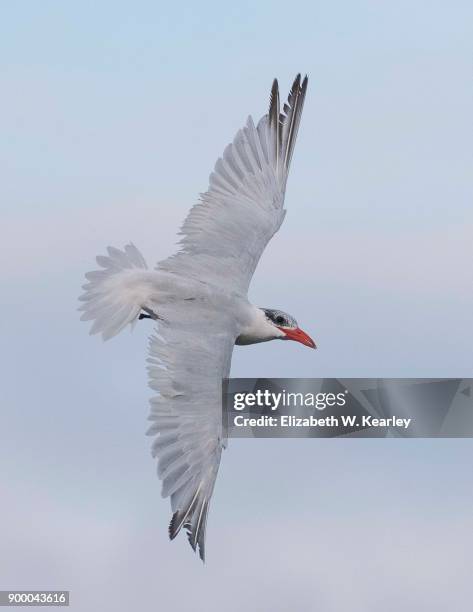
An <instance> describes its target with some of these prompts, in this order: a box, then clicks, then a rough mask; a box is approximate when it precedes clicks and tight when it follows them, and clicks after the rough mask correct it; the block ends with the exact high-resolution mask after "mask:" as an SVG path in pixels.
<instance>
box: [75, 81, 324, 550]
mask: <svg viewBox="0 0 473 612" xmlns="http://www.w3.org/2000/svg"><path fill="white" fill-rule="evenodd" d="M306 90H307V76H306V77H305V78H304V80H301V76H300V75H297V77H296V79H295V81H294V83H293V85H292V88H291V90H290V93H289V96H288V99H287V102H286V103H285V104H284V105H283V108H282V109H280V102H279V87H278V82H277V80H274V82H273V86H272V89H271V96H270V104H269V111H268V113H267V114H266V115H264V116H263V117H262V118H261V119H260V121H259V122H258V123H257V124H256V125H255V123H254V122H253V119H252V118H251V116H250V117H249V118H248V120H247V122H246V125H245V127H243V129H241V130H239V131H238V133H237V134H236V136H235V138H234V140H233V142H232V143H231V144H229V145H228V146H227V147H226V149H225V151H224V153H223V156H222V157H221V158H220V159H219V160H218V161H217V163H216V165H215V169H214V171H213V172H212V174H211V175H210V179H209V181H210V184H209V188H208V191H207V192H206V193H204V194H203V195H202V196H201V199H200V201H199V202H198V203H197V204H195V205H194V206H193V208H192V209H191V210H190V212H189V214H188V216H187V218H186V220H185V221H184V224H183V226H182V228H181V232H180V234H181V236H182V238H181V240H180V250H179V251H178V252H177V253H176V254H174V255H172V256H171V257H169V258H167V259H165V260H163V261H161V262H159V263H158V264H157V265H156V267H155V269H154V270H149V269H148V267H147V265H146V262H145V260H144V259H143V256H142V255H141V253H140V252H139V250H138V249H137V248H136V247H135V246H134V245H133V244H128V245H126V246H125V247H124V248H123V250H120V249H117V248H114V247H108V249H107V252H108V254H107V255H99V256H98V257H97V263H98V265H99V266H100V269H99V270H95V271H93V272H88V273H87V274H86V275H85V276H86V279H87V283H86V284H85V285H84V286H83V289H84V290H85V292H84V293H83V295H81V297H80V300H81V301H82V302H83V303H82V305H81V307H80V310H82V311H83V314H82V317H81V319H82V320H85V321H93V325H92V328H91V330H90V333H91V334H95V333H101V334H102V337H103V339H108V338H111V337H112V336H115V335H116V334H117V333H118V332H120V331H121V330H122V329H123V328H124V327H125V326H127V325H128V324H132V325H133V324H134V323H135V322H136V321H137V320H139V319H143V318H150V319H153V320H155V322H156V331H155V332H154V334H153V335H152V336H151V338H150V341H149V358H148V363H149V365H148V371H149V385H150V387H151V388H152V389H153V390H154V391H155V392H156V393H157V394H156V395H155V396H154V397H153V398H152V399H151V400H150V404H151V410H150V416H149V420H150V421H151V426H150V428H149V430H148V432H147V433H148V434H149V435H151V436H153V437H154V440H153V444H152V454H153V456H154V457H156V458H157V463H158V475H159V477H160V479H161V480H162V495H163V497H170V500H171V509H172V519H171V522H170V525H169V536H170V538H171V539H173V538H175V537H176V535H177V534H178V533H179V531H180V530H181V529H182V528H184V529H185V530H186V531H187V535H188V539H189V542H190V544H191V546H192V548H193V549H194V551H195V550H196V548H197V547H198V549H199V554H200V557H201V559H202V560H204V557H205V528H206V521H207V514H208V510H209V503H210V499H211V496H212V492H213V488H214V484H215V479H216V476H217V471H218V467H219V463H220V456H221V452H222V448H223V447H224V446H225V443H226V441H225V439H224V435H223V431H222V413H221V397H222V396H221V389H222V386H221V385H222V379H223V378H226V377H228V375H229V372H230V362H231V357H232V351H233V346H234V345H235V344H239V345H244V344H255V343H257V342H266V341H269V340H295V341H296V342H300V343H302V344H304V345H305V346H308V347H311V348H315V343H314V341H313V340H312V339H311V338H310V337H309V336H308V335H307V334H306V333H305V332H304V331H302V330H301V329H300V328H299V326H298V324H297V321H296V320H295V319H294V318H293V317H292V316H291V315H289V314H287V313H285V312H283V311H281V310H276V309H270V308H258V307H257V306H254V305H253V304H251V303H250V302H249V301H248V297H247V294H248V286H249V284H250V281H251V277H252V276H253V273H254V271H255V268H256V266H257V264H258V261H259V259H260V257H261V254H262V253H263V251H264V249H265V247H266V245H267V244H268V242H269V240H270V239H271V238H272V236H273V235H274V234H275V233H276V232H277V231H278V229H279V227H280V226H281V223H282V222H283V219H284V216H285V210H284V196H285V191H286V182H287V177H288V172H289V166H290V163H291V158H292V154H293V151H294V145H295V142H296V137H297V132H298V128H299V123H300V120H301V115H302V108H303V105H304V99H305V95H306Z"/></svg>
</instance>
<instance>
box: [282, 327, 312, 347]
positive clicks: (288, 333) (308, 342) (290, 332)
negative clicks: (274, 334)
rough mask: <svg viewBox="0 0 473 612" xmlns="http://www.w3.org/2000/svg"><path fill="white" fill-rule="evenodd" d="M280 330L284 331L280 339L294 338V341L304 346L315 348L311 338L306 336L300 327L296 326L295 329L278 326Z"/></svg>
mask: <svg viewBox="0 0 473 612" xmlns="http://www.w3.org/2000/svg"><path fill="white" fill-rule="evenodd" d="M278 329H280V330H281V331H282V332H284V334H285V337H284V338H282V340H295V341H296V342H300V343H301V344H305V346H310V348H313V349H315V348H317V346H316V344H315V342H314V341H313V340H312V338H311V337H310V336H308V335H307V334H306V333H305V332H304V331H302V329H299V328H298V327H296V329H288V328H287V327H278Z"/></svg>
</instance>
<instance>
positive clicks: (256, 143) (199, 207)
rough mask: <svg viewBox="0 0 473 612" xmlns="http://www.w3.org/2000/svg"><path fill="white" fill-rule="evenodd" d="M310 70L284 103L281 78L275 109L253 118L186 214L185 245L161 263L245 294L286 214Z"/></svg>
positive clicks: (274, 91)
mask: <svg viewBox="0 0 473 612" xmlns="http://www.w3.org/2000/svg"><path fill="white" fill-rule="evenodd" d="M306 89H307V76H306V77H305V78H304V80H303V81H302V83H301V76H300V75H297V77H296V79H295V81H294V83H293V85H292V88H291V91H290V93H289V97H288V100H287V103H286V104H284V106H283V110H282V112H280V109H279V88H278V82H277V80H274V83H273V87H272V90H271V99H270V108H269V113H268V114H267V115H264V117H262V118H261V120H260V121H259V123H258V125H257V126H255V124H254V123H253V119H252V118H251V117H249V118H248V122H247V124H246V126H245V127H244V128H243V129H242V130H240V131H239V132H238V133H237V135H236V136H235V139H234V141H233V143H232V144H229V145H228V146H227V148H226V149H225V151H224V154H223V157H221V158H220V159H219V160H218V161H217V163H216V165H215V169H214V172H213V173H212V174H211V175H210V185H209V189H208V191H207V192H206V193H204V194H203V195H202V196H201V200H200V202H199V203H198V204H196V205H195V206H194V207H193V208H192V209H191V211H190V212H189V215H188V216H187V219H186V220H185V222H184V224H183V226H182V228H181V234H182V236H183V238H182V239H181V242H180V244H181V250H180V251H179V252H178V253H176V254H175V255H173V256H172V257H169V258H168V259H165V260H164V261H162V262H160V263H159V264H158V269H163V270H167V271H170V272H175V273H177V274H180V275H182V276H187V277H189V278H194V279H197V280H202V279H205V281H206V282H208V283H212V284H214V285H217V286H220V287H222V288H225V289H230V290H231V291H237V292H239V293H241V294H246V293H247V291H248V286H249V284H250V281H251V277H252V276H253V273H254V271H255V268H256V266H257V264H258V261H259V259H260V257H261V254H262V253H263V251H264V249H265V247H266V245H267V243H268V242H269V240H270V239H271V238H272V236H273V235H274V234H275V232H277V230H278V229H279V227H280V225H281V223H282V221H283V219H284V214H285V211H284V208H283V205H284V194H285V189H286V181H287V177H288V172H289V166H290V163H291V158H292V154H293V151H294V144H295V142H296V137H297V131H298V128H299V123H300V119H301V114H302V108H303V105H304V98H305V94H306Z"/></svg>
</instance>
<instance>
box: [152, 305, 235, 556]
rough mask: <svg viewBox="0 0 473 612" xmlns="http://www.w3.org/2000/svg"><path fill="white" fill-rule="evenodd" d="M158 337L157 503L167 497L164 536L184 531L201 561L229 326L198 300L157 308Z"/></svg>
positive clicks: (155, 377) (221, 315)
mask: <svg viewBox="0 0 473 612" xmlns="http://www.w3.org/2000/svg"><path fill="white" fill-rule="evenodd" d="M159 318H160V321H159V335H155V336H152V338H151V340H150V349H149V350H150V357H149V359H148V361H149V368H148V370H149V378H150V386H151V387H152V388H153V389H154V390H156V391H157V392H159V394H158V395H157V396H156V397H153V398H152V399H151V413H150V416H149V419H150V420H151V421H152V424H151V427H150V428H149V430H148V434H150V435H155V436H156V438H155V440H154V442H153V446H152V452H153V456H156V457H157V458H158V475H159V477H160V478H161V480H162V495H163V497H168V496H170V498H171V508H172V511H173V516H172V520H171V523H170V525H169V535H170V537H171V539H173V538H175V537H176V535H177V534H178V533H179V531H180V529H181V528H182V527H184V528H185V529H186V530H187V534H188V538H189V542H190V544H191V546H192V548H193V549H194V550H195V549H196V546H198V547H199V554H200V557H201V559H202V560H204V555H205V525H206V520H207V513H208V509H209V502H210V497H211V495H212V492H213V488H214V484H215V478H216V476H217V470H218V466H219V463H220V455H221V451H222V413H221V410H222V408H221V406H222V398H221V393H222V378H226V377H227V376H228V373H229V371H230V361H231V356H232V351H233V346H234V342H235V337H236V333H237V332H236V329H235V322H234V321H233V320H232V318H231V317H230V316H229V315H228V314H227V313H226V312H222V311H221V310H217V309H215V308H214V307H212V306H210V305H209V304H208V303H207V302H200V301H199V300H197V299H195V300H193V299H190V300H181V301H176V302H174V303H170V304H169V305H167V306H160V311H159Z"/></svg>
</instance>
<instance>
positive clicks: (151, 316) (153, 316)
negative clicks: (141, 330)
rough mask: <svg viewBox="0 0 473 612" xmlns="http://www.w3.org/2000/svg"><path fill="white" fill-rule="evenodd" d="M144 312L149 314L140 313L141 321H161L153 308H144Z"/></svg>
mask: <svg viewBox="0 0 473 612" xmlns="http://www.w3.org/2000/svg"><path fill="white" fill-rule="evenodd" d="M142 310H144V311H145V312H146V313H147V314H144V313H140V316H139V317H138V319H139V320H141V319H155V320H156V319H159V317H158V315H157V314H156V313H155V312H153V311H152V310H151V308H146V307H145V306H142Z"/></svg>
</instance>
